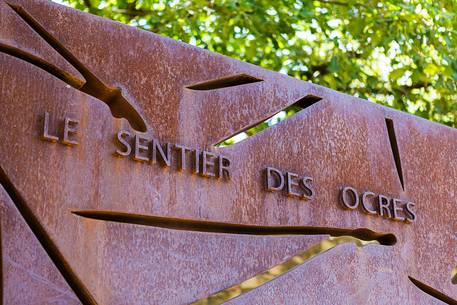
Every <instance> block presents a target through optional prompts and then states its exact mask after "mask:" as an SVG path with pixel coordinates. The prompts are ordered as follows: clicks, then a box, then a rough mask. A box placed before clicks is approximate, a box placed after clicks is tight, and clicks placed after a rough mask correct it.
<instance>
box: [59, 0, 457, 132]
mask: <svg viewBox="0 0 457 305" xmlns="http://www.w3.org/2000/svg"><path fill="white" fill-rule="evenodd" d="M56 1H58V0H56ZM58 2H61V3H64V4H66V5H69V6H72V7H75V8H77V9H80V10H85V11H89V12H91V13H93V14H97V15H100V16H104V17H108V18H111V19H114V20H117V21H120V22H123V23H127V24H130V25H133V26H137V27H139V28H142V29H145V30H149V31H153V32H156V33H158V34H161V35H165V36H168V37H171V38H174V39H179V40H182V41H184V42H187V43H191V44H194V45H197V46H199V47H202V48H205V49H209V50H211V51H216V52H219V53H222V54H225V55H227V56H230V57H233V58H237V59H240V60H243V61H247V62H251V63H253V64H257V65H260V66H262V67H265V68H268V69H271V70H274V71H280V72H283V73H287V74H289V75H291V76H293V77H297V78H300V79H303V80H308V81H311V82H313V83H317V84H320V85H323V86H326V87H330V88H332V89H335V90H338V91H340V92H345V93H348V94H352V95H356V96H359V97H362V98H366V99H370V100H372V101H374V102H377V103H380V104H383V105H387V106H390V107H394V108H397V109H400V110H403V111H408V112H410V113H413V114H416V115H419V116H421V117H424V118H427V119H430V120H433V121H438V122H441V123H444V124H447V125H450V126H454V127H456V126H457V90H456V89H457V88H456V87H457V59H456V54H457V48H456V43H457V16H456V13H457V1H456V0H441V1H436V0H435V1H432V0H404V1H400V0H390V1H374V0H365V1H361V0H358V1H355V0H345V1H342V0H320V1H298V0H59V1H58Z"/></svg>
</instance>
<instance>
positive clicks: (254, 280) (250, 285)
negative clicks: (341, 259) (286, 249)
mask: <svg viewBox="0 0 457 305" xmlns="http://www.w3.org/2000/svg"><path fill="white" fill-rule="evenodd" d="M348 243H349V244H355V245H356V246H357V247H363V246H366V245H369V244H379V242H378V241H376V240H372V241H362V240H360V239H358V238H354V237H352V236H340V237H330V238H328V239H325V240H323V241H321V242H320V243H318V244H315V245H314V246H312V247H310V248H309V249H307V250H305V251H303V252H301V253H299V254H297V255H295V256H293V257H291V258H290V259H288V260H286V261H284V262H282V263H280V264H277V265H275V266H273V267H271V268H270V269H268V270H266V271H264V272H262V273H259V274H257V275H255V276H254V277H251V278H249V279H247V280H245V281H243V282H241V283H239V284H236V285H233V286H231V287H228V288H226V289H224V290H221V291H219V292H216V293H214V294H212V295H210V296H208V297H207V298H204V299H201V300H198V301H196V302H193V303H191V304H189V305H219V304H224V303H226V302H228V301H230V300H232V299H234V298H237V297H239V296H242V295H244V294H246V293H248V292H250V291H251V290H254V289H257V288H259V287H261V286H263V285H265V284H267V283H269V282H271V281H273V280H275V279H277V278H279V277H281V276H283V275H285V274H286V273H288V272H290V271H292V270H293V269H295V268H297V267H299V266H301V265H303V264H304V263H306V262H308V261H310V260H311V259H313V258H315V257H317V256H319V255H321V254H323V253H325V252H327V251H330V250H331V249H333V248H335V247H336V246H338V245H342V244H348Z"/></svg>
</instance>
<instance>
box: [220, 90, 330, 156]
mask: <svg viewBox="0 0 457 305" xmlns="http://www.w3.org/2000/svg"><path fill="white" fill-rule="evenodd" d="M321 99H322V98H320V97H317V96H314V95H306V96H304V97H302V98H301V99H299V100H298V101H296V102H295V103H293V104H292V105H289V106H287V107H286V108H284V109H281V110H280V111H278V112H276V113H275V114H273V115H271V116H269V117H268V118H267V119H265V120H263V121H261V122H257V123H255V124H253V125H251V126H248V127H246V128H244V129H242V130H239V131H237V132H236V133H234V134H232V135H230V136H228V137H227V138H225V139H224V140H222V141H220V142H219V143H217V144H215V146H216V147H227V146H230V145H233V144H236V143H238V142H241V141H243V140H245V139H247V138H249V137H251V136H253V135H255V134H257V133H259V132H261V131H263V130H265V129H267V128H269V127H272V126H274V125H276V124H278V123H279V122H282V121H284V120H286V119H288V118H290V117H292V116H293V115H295V114H297V113H298V112H299V111H301V110H303V109H306V108H308V107H309V106H311V105H313V104H315V103H317V102H319V101H320V100H321ZM280 115H281V116H280Z"/></svg>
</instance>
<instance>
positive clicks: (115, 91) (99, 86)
mask: <svg viewBox="0 0 457 305" xmlns="http://www.w3.org/2000/svg"><path fill="white" fill-rule="evenodd" d="M8 5H9V6H10V7H11V8H12V9H13V11H14V12H15V13H16V14H17V15H18V16H19V17H20V18H21V19H22V20H23V21H25V22H26V23H27V24H28V25H29V26H30V28H32V30H33V31H35V32H36V33H37V34H38V35H40V37H41V38H43V39H44V40H45V41H46V42H47V43H48V44H49V45H50V46H51V47H52V48H53V49H54V50H56V51H57V52H58V53H59V54H60V55H61V56H62V57H63V58H65V60H66V61H68V62H69V63H70V64H71V65H72V66H73V67H74V68H75V69H76V70H78V72H79V73H81V75H82V76H83V77H84V79H85V80H86V82H85V83H83V84H81V82H80V81H79V80H78V79H77V78H75V77H73V76H71V75H69V73H67V72H65V71H62V70H61V69H59V68H57V67H55V66H53V65H52V64H50V63H47V62H46V61H44V60H42V59H39V58H37V57H36V56H34V55H32V54H29V53H27V52H25V51H21V50H18V49H17V48H14V47H11V46H8V45H4V44H2V45H0V52H2V53H5V54H8V55H11V56H14V57H16V58H19V59H22V60H24V61H26V62H28V63H30V64H33V65H35V66H37V67H39V68H41V69H43V70H44V71H46V72H48V73H50V74H51V75H53V76H55V77H57V78H59V79H61V80H63V81H64V82H66V83H67V84H69V85H70V86H72V87H73V88H75V89H78V90H80V91H82V92H84V93H86V94H89V95H91V96H93V97H95V98H96V99H98V100H100V101H103V102H104V103H105V104H107V105H108V106H109V108H110V110H111V114H112V115H113V117H115V118H125V119H126V120H127V121H128V122H129V123H130V125H131V126H132V128H134V129H136V130H138V131H141V132H146V131H147V127H146V123H145V121H144V119H143V118H142V116H141V115H140V114H139V112H138V111H137V110H136V109H135V107H133V105H132V104H131V103H130V102H129V101H127V99H126V98H125V97H124V96H123V95H122V92H121V90H120V89H119V88H114V87H109V86H107V85H106V84H105V83H104V82H103V81H102V80H100V79H99V78H98V77H97V76H96V75H95V74H93V73H92V72H91V71H90V70H89V68H87V67H86V66H85V65H84V64H83V63H81V62H80V61H79V60H78V59H77V58H76V57H75V56H74V55H73V54H72V53H71V52H70V51H69V50H68V49H67V48H65V46H64V45H63V44H61V43H60V42H59V40H57V39H56V38H55V37H54V36H52V34H51V33H49V32H48V31H47V30H46V29H45V28H44V27H43V26H42V25H41V24H40V23H39V22H38V21H37V20H35V19H34V18H33V17H32V16H31V15H30V14H29V13H27V11H26V10H25V9H24V8H23V7H21V6H19V5H14V4H9V3H8Z"/></svg>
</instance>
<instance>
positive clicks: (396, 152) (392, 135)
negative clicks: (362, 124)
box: [386, 118, 405, 190]
mask: <svg viewBox="0 0 457 305" xmlns="http://www.w3.org/2000/svg"><path fill="white" fill-rule="evenodd" d="M386 127H387V132H388V134H389V142H390V148H391V150H392V155H393V157H394V160H395V167H396V168H397V173H398V178H399V179H400V183H401V187H402V189H403V190H405V183H404V180H403V170H402V167H401V159H400V151H399V150H398V143H397V136H396V135H395V127H394V121H393V120H392V119H389V118H386Z"/></svg>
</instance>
